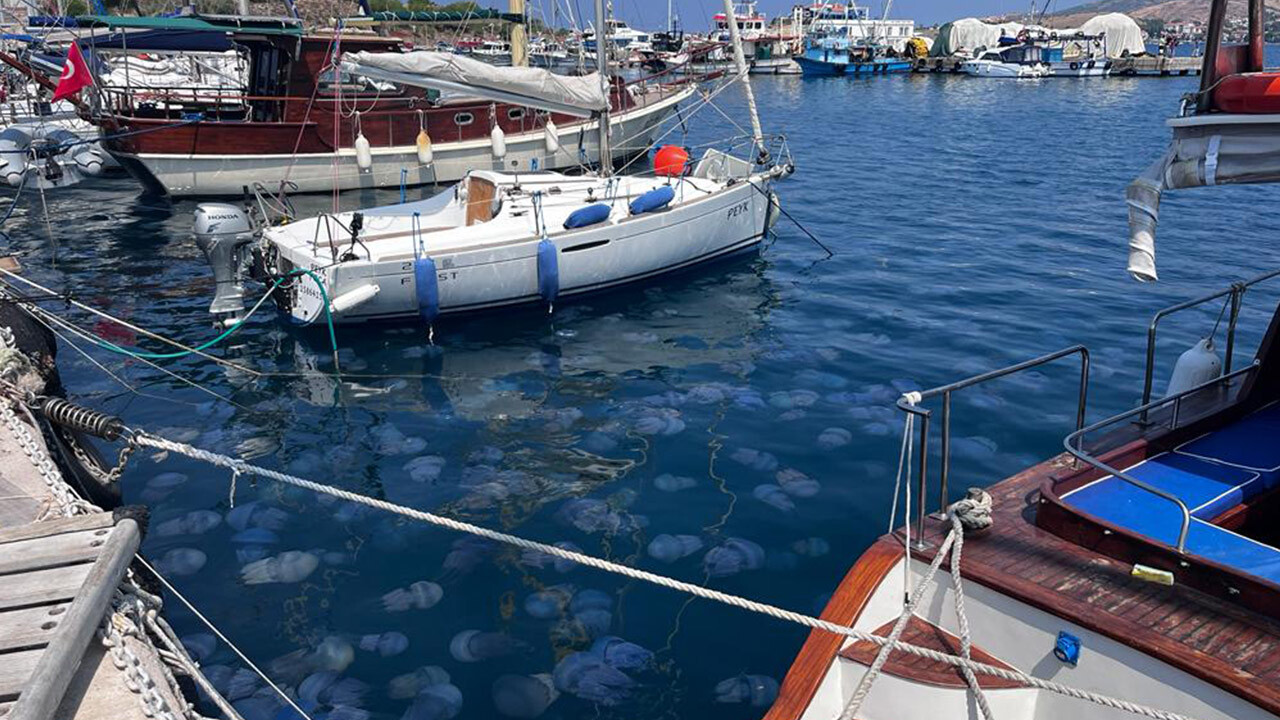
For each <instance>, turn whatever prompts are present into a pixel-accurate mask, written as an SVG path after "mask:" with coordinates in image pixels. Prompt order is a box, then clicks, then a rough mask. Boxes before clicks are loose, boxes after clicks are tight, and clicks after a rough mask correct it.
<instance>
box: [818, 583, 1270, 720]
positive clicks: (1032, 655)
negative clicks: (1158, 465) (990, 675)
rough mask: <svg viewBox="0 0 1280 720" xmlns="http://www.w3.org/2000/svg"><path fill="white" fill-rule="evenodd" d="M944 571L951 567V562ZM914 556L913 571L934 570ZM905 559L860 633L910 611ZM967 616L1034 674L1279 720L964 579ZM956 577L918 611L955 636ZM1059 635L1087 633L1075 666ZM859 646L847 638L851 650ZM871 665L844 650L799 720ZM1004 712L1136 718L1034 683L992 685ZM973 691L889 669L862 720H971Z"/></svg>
mask: <svg viewBox="0 0 1280 720" xmlns="http://www.w3.org/2000/svg"><path fill="white" fill-rule="evenodd" d="M944 567H945V566H944ZM926 569H927V568H926V566H925V565H924V564H923V563H920V562H913V573H912V574H913V576H914V577H915V578H917V579H918V578H919V577H920V576H921V575H922V574H923V572H924V571H925V570H926ZM902 573H903V564H902V561H901V560H899V561H898V564H897V566H896V567H895V568H893V569H892V570H891V571H890V572H889V573H888V574H887V575H886V576H885V577H884V578H883V579H882V580H881V582H880V584H879V586H878V587H877V589H876V590H875V592H874V593H873V594H872V596H871V598H870V599H869V601H868V602H867V604H866V606H865V608H864V609H863V611H862V612H861V614H860V615H859V617H858V618H857V620H855V622H854V627H855V628H856V629H858V630H864V631H866V632H873V631H874V630H876V629H877V628H879V627H880V626H882V625H884V624H886V623H889V622H892V621H893V620H895V619H896V618H897V617H898V615H899V614H900V613H901V612H902V597H903V577H902ZM964 590H965V611H966V612H965V614H966V616H967V617H968V620H969V627H970V632H971V636H972V638H973V644H974V647H980V648H981V649H982V650H985V651H986V652H988V653H990V654H991V655H993V656H995V657H996V658H998V659H999V660H1001V661H1003V662H1004V663H1006V664H1008V665H1010V666H1012V667H1014V668H1018V669H1020V670H1022V671H1023V672H1026V673H1028V674H1030V675H1032V676H1034V677H1038V678H1042V679H1045V680H1052V681H1055V682H1058V683H1062V684H1065V685H1069V686H1071V687H1076V688H1082V689H1087V690H1091V691H1093V692H1096V693H1101V694H1103V695H1108V696H1111V697H1114V698H1121V699H1124V700H1128V701H1130V702H1135V703H1139V704H1142V705H1146V706H1148V707H1153V708H1159V709H1161V710H1165V711H1170V712H1175V713H1179V714H1182V715H1184V716H1187V717H1193V718H1198V719H1199V720H1229V719H1230V720H1262V719H1263V718H1273V717H1274V716H1273V715H1271V714H1270V713H1267V712H1266V711H1264V710H1262V709H1260V708H1258V707H1256V706H1254V705H1251V704H1249V703H1246V702H1245V701H1243V700H1241V699H1240V698H1238V697H1236V696H1234V695H1231V694H1230V693H1227V692H1226V691H1224V690H1222V689H1221V688H1218V687H1216V686H1214V685H1211V684H1209V683H1207V682H1205V681H1203V680H1201V679H1199V678H1196V677H1193V676H1191V675H1189V674H1188V673H1186V672H1183V671H1181V670H1179V669H1177V668H1175V667H1173V666H1171V665H1168V664H1166V663H1164V662H1161V661H1159V660H1157V659H1155V658H1153V657H1152V656H1150V655H1145V654H1143V653H1141V652H1138V651H1137V650H1134V649H1133V648H1131V647H1129V646H1128V645H1125V644H1123V643H1120V642H1116V641H1115V640H1112V639H1110V638H1108V637H1106V636H1104V635H1100V634H1098V633H1095V632H1092V631H1090V630H1088V629H1085V628H1083V627H1079V626H1076V625H1073V624H1071V623H1069V622H1066V621H1064V620H1063V619H1061V618H1058V617H1055V616H1053V615H1050V614H1048V613H1045V612H1043V611H1041V610H1039V609H1036V608H1033V607H1031V606H1029V605H1026V604H1024V603H1021V602H1019V601H1017V600H1015V599H1013V598H1010V597H1009V596H1006V595H1003V594H1000V593H998V592H996V591H994V590H991V589H989V588H987V587H986V586H984V585H981V584H979V583H976V582H970V581H968V580H966V581H964ZM954 608H955V605H954V596H953V594H952V592H951V578H950V576H949V574H948V573H947V572H945V571H940V572H939V573H938V575H937V576H936V578H935V582H934V584H933V585H932V586H930V587H929V588H927V589H926V590H925V593H924V596H923V598H922V599H921V602H920V604H919V605H918V606H917V615H919V616H920V617H921V618H923V619H924V620H926V621H927V622H929V623H932V624H933V625H935V626H937V627H940V628H942V629H944V630H946V631H948V632H950V633H952V634H953V635H958V633H959V628H958V625H957V621H956V615H955V612H954ZM1059 631H1066V632H1069V633H1071V634H1073V635H1075V636H1076V637H1078V638H1080V641H1081V646H1082V647H1083V648H1085V652H1084V654H1082V656H1081V660H1080V663H1079V664H1078V665H1077V666H1075V667H1071V666H1067V665H1065V664H1063V663H1061V662H1059V661H1058V660H1057V659H1056V658H1054V656H1053V654H1052V652H1051V651H1052V649H1053V647H1054V640H1055V638H1056V637H1057V634H1058V632H1059ZM849 644H850V643H849V642H848V641H846V642H845V643H844V646H845V647H847V646H848V645H849ZM866 669H867V668H866V666H864V665H861V664H859V663H856V662H853V661H851V660H847V659H844V658H842V657H839V656H837V658H836V659H835V661H834V662H833V663H832V664H831V666H830V667H829V668H828V670H827V672H826V675H825V676H824V677H823V680H822V682H821V684H820V685H819V687H818V690H817V693H816V694H815V695H814V697H813V699H812V701H811V702H810V703H809V705H808V707H807V708H806V710H805V712H804V713H803V714H802V715H801V716H800V717H801V718H803V720H832V719H833V718H838V717H839V716H840V713H841V711H842V710H843V708H844V707H845V705H846V704H847V703H848V700H849V698H850V697H851V696H852V693H853V691H854V689H855V688H856V687H857V685H858V681H859V680H860V679H861V678H862V676H863V674H864V673H865V672H866ZM985 694H986V697H987V700H988V702H989V703H990V704H991V709H992V713H993V715H994V716H995V717H997V718H1019V720H1081V719H1082V718H1089V720H1132V718H1135V717H1139V716H1137V715H1133V714H1129V713H1126V712H1122V711H1120V710H1113V709H1111V708H1109V707H1104V706H1102V705H1097V704H1094V703H1092V702H1088V701H1085V700H1077V699H1073V698H1069V697H1066V696H1063V695H1059V694H1056V693H1052V692H1049V691H1047V690H1039V689H1034V688H1026V687H1018V688H1006V689H991V688H988V689H986V690H985ZM975 712H976V711H975V710H974V705H973V700H972V698H971V697H970V696H969V694H968V692H967V690H964V689H960V688H951V687H942V686H938V685H931V684H928V683H925V682H918V681H914V680H911V679H907V678H905V677H899V676H894V675H890V674H887V673H886V674H883V675H881V676H880V677H879V678H878V679H877V680H876V681H875V683H874V684H873V685H872V688H871V692H870V693H869V694H868V696H867V698H866V700H865V702H864V703H863V705H862V707H861V709H860V711H859V713H858V717H859V718H865V719H866V720H879V719H881V718H892V719H893V720H969V719H970V718H973V717H976V714H975Z"/></svg>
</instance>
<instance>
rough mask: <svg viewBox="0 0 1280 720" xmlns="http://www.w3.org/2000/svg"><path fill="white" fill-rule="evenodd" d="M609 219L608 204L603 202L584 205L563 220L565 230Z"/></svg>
mask: <svg viewBox="0 0 1280 720" xmlns="http://www.w3.org/2000/svg"><path fill="white" fill-rule="evenodd" d="M608 219H609V206H608V205H605V204H604V203H596V204H595V205H588V206H586V207H582V208H578V209H577V210H574V211H573V213H571V214H570V215H569V218H568V219H567V220H565V221H564V229H565V230H573V229H575V228H583V227H587V226H588V225H595V224H596V223H602V222H604V221H605V220H608Z"/></svg>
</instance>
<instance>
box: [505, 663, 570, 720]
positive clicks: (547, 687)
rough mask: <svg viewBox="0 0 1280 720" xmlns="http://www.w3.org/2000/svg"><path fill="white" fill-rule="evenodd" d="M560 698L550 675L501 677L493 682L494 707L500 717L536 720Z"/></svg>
mask: <svg viewBox="0 0 1280 720" xmlns="http://www.w3.org/2000/svg"><path fill="white" fill-rule="evenodd" d="M558 697H560V691H559V690H557V689H556V686H555V681H554V680H553V679H552V677H551V675H550V674H548V673H539V674H537V675H501V676H499V677H498V679H497V680H494V681H493V705H494V707H495V708H497V710H498V714H499V715H504V716H506V717H512V718H536V717H538V716H539V715H541V714H542V713H544V712H546V711H547V708H548V707H550V706H551V703H553V702H555V701H556V698H558Z"/></svg>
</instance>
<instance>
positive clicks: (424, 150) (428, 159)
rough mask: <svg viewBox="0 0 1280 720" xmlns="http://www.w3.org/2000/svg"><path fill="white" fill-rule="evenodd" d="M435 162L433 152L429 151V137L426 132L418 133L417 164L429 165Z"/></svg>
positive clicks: (420, 131)
mask: <svg viewBox="0 0 1280 720" xmlns="http://www.w3.org/2000/svg"><path fill="white" fill-rule="evenodd" d="M434 160H435V152H434V151H433V150H432V149H431V136H430V135H428V134H427V131H426V130H419V131H418V162H419V163H421V164H423V165H430V164H431V163H432V161H434Z"/></svg>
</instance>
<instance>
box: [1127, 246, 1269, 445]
mask: <svg viewBox="0 0 1280 720" xmlns="http://www.w3.org/2000/svg"><path fill="white" fill-rule="evenodd" d="M1277 276H1280V270H1272V271H1271V272H1268V273H1263V274H1262V275H1259V276H1257V277H1255V278H1253V279H1251V280H1244V281H1242V282H1237V283H1233V284H1232V285H1231V287H1229V288H1227V289H1225V290H1220V291H1218V292H1216V293H1212V294H1210V295H1205V296H1204V297H1200V298H1196V299H1194V300H1188V301H1186V302H1181V303H1178V304H1177V305H1171V306H1169V307H1167V308H1164V309H1163V310H1160V311H1159V312H1157V313H1156V314H1155V315H1153V316H1152V317H1151V324H1150V325H1148V326H1147V364H1146V374H1145V376H1144V378H1143V383H1142V404H1143V405H1144V406H1145V405H1147V404H1148V403H1150V402H1151V393H1152V382H1153V376H1154V375H1155V369H1156V328H1157V326H1158V325H1159V324H1160V321H1161V320H1162V319H1164V318H1165V317H1168V316H1169V315H1173V314H1175V313H1178V312H1181V311H1183V310H1187V309H1190V308H1193V307H1198V306H1200V305H1203V304H1205V303H1207V302H1209V301H1211V300H1217V299H1218V298H1221V297H1224V296H1226V297H1228V303H1229V304H1230V312H1229V313H1228V315H1227V346H1226V348H1225V350H1224V352H1223V355H1224V357H1223V363H1222V372H1223V374H1229V373H1230V372H1231V360H1232V357H1233V355H1234V353H1235V344H1236V323H1237V322H1238V321H1239V319H1240V309H1241V307H1242V305H1243V301H1244V293H1245V290H1248V289H1249V288H1250V287H1252V286H1254V285H1257V284H1258V283H1260V282H1263V281H1264V280H1270V279H1271V278H1274V277H1277ZM1139 421H1140V422H1144V423H1145V422H1147V413H1145V412H1144V413H1142V415H1141V416H1140V418H1139Z"/></svg>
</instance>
